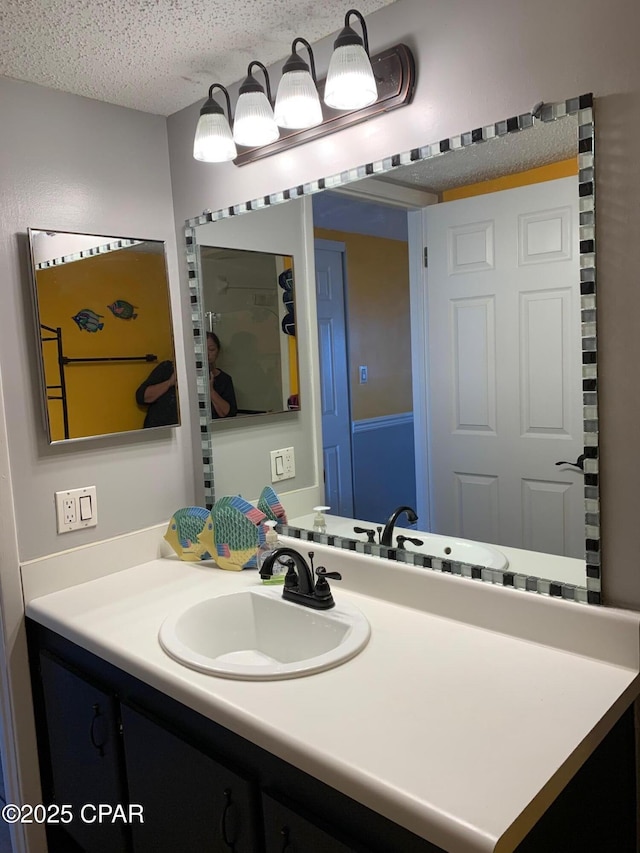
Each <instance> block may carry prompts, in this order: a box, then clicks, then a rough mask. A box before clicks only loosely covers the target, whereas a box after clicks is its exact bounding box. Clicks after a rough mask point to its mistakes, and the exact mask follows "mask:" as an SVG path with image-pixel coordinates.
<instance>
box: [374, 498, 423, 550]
mask: <svg viewBox="0 0 640 853" xmlns="http://www.w3.org/2000/svg"><path fill="white" fill-rule="evenodd" d="M403 512H406V514H407V520H408V521H409V524H415V522H416V521H417V520H418V516H417V515H416V511H415V510H414V509H412V508H411V507H410V506H399V507H398V508H397V509H394V511H393V512H392V513H391V515H390V516H389V520H388V521H387V523H386V524H385V526H384V530H383V531H382V536H381V537H380V544H381V545H386V546H387V548H390V547H391V546H392V545H393V528H394V527H395V524H396V521H397V520H398V518H399V516H401V515H402V513H403Z"/></svg>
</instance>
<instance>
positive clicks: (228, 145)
mask: <svg viewBox="0 0 640 853" xmlns="http://www.w3.org/2000/svg"><path fill="white" fill-rule="evenodd" d="M237 154H238V151H237V149H236V146H235V143H234V141H233V136H232V135H231V128H230V127H229V122H228V121H227V118H226V116H225V115H223V114H222V113H205V114H204V115H201V116H200V118H199V119H198V125H197V127H196V135H195V139H194V140H193V156H194V158H195V159H196V160H202V161H203V162H205V163H224V162H226V161H227V160H233V158H234V157H236V156H237Z"/></svg>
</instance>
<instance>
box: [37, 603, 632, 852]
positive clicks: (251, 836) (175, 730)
mask: <svg viewBox="0 0 640 853" xmlns="http://www.w3.org/2000/svg"><path fill="white" fill-rule="evenodd" d="M27 633H28V638H29V645H30V656H31V667H32V685H33V695H34V707H35V715H36V726H37V732H38V746H39V753H40V768H41V774H42V781H43V792H44V795H45V802H47V803H49V802H55V803H56V804H58V805H60V806H61V805H64V804H67V805H70V806H71V807H72V809H73V814H74V820H73V821H72V822H71V823H69V824H67V825H65V826H57V827H54V826H47V835H48V842H49V853H176V851H180V853H227V851H229V853H390V851H394V853H395V851H396V850H397V851H402V853H443V851H442V849H441V848H439V847H436V846H435V845H433V844H431V843H430V842H429V841H427V840H425V839H424V838H420V837H419V836H417V835H415V834H413V833H411V832H409V831H408V830H406V829H404V828H403V827H401V826H399V825H398V824H396V823H394V822H393V821H391V820H389V819H387V818H385V817H383V816H382V815H380V814H377V813H376V812H374V811H372V810H371V809H368V808H367V807H365V806H363V805H362V804H361V803H358V802H356V801H354V800H352V799H350V798H349V797H348V796H346V795H344V794H342V793H340V792H338V791H336V790H335V789H333V788H331V787H329V786H328V785H325V784H324V783H322V782H320V781H319V780H318V779H314V778H313V777H312V776H310V775H309V774H307V773H304V772H303V771H301V770H299V769H298V768H296V767H294V766H292V765H291V764H288V763H287V762H285V761H283V760H281V759H279V758H277V757H276V756H274V755H272V754H271V753H269V752H267V751H266V750H264V749H261V748H260V747H258V746H257V745H256V744H254V743H251V741H249V740H247V739H245V738H242V737H240V736H239V735H236V734H234V733H233V732H231V731H229V730H228V729H226V728H224V727H223V726H221V725H219V724H218V723H217V722H215V721H214V720H211V719H208V718H206V717H204V716H202V715H201V714H198V713H197V712H195V711H193V710H192V709H190V708H187V707H185V706H184V705H182V704H180V703H179V702H176V701H175V700H173V699H171V698H170V697H168V696H167V695H165V694H164V693H161V692H159V691H157V690H154V689H153V688H152V687H150V686H149V685H147V684H144V683H143V682H141V681H139V680H138V679H136V678H134V677H133V676H131V675H129V674H128V673H126V672H123V671H122V670H120V669H117V668H116V667H114V666H112V665H111V664H108V663H107V662H106V661H104V660H102V659H100V658H98V657H96V656H95V655H92V654H91V653H89V652H87V651H86V650H85V649H82V648H80V647H79V646H76V645H75V644H74V643H71V642H69V641H68V640H65V639H63V638H62V637H60V636H59V635H57V634H55V633H54V632H52V631H49V630H48V629H46V628H43V627H42V626H39V625H37V624H36V623H34V622H31V621H30V620H28V632H27ZM634 756H635V734H634V716H633V708H630V709H628V710H627V711H626V712H625V714H624V715H623V716H622V718H621V719H620V720H619V721H618V722H617V723H616V725H615V726H614V728H613V729H612V731H611V732H610V733H609V734H608V735H607V737H606V738H605V740H604V741H603V742H602V743H601V744H600V746H599V747H598V748H597V749H596V750H595V751H594V753H593V754H592V755H591V756H590V758H589V759H588V760H587V761H586V762H585V764H584V766H583V767H582V768H581V769H580V770H579V771H578V773H577V774H576V775H575V777H574V778H573V779H572V780H571V781H570V783H569V784H568V785H567V786H566V788H565V789H564V790H563V791H562V792H561V793H560V795H559V796H558V797H557V799H556V800H555V802H554V803H552V804H551V806H550V807H549V808H548V809H547V812H546V813H545V814H544V815H542V817H541V818H540V820H539V821H538V823H537V824H536V826H535V827H533V828H532V830H531V831H530V833H529V835H528V836H527V837H526V838H525V839H524V840H523V841H522V842H521V844H520V845H519V846H518V847H517V851H516V853H520V851H522V853H525V851H526V853H543V851H544V853H547V851H559V850H562V851H563V853H565V851H566V853H573V851H575V853H602V851H604V850H615V851H616V853H634V851H635V849H636V845H635V839H636V811H635V806H636V799H635V790H636V789H635V762H634ZM100 803H102V804H110V805H112V806H114V807H115V806H118V805H120V806H122V807H124V808H125V811H126V810H127V809H128V808H129V806H131V807H132V808H133V807H134V806H141V807H142V813H143V816H144V822H143V823H142V822H140V821H139V820H138V819H137V818H136V817H135V815H136V814H137V813H138V810H136V809H134V811H133V815H134V817H133V819H132V820H130V821H125V822H123V821H115V822H112V821H109V820H105V821H102V822H98V821H95V820H94V821H91V820H88V821H83V820H81V819H79V815H80V810H81V809H82V807H83V806H84V805H85V804H89V805H92V804H93V805H98V804H100ZM585 804H586V805H585ZM87 816H88V817H89V818H90V819H91V817H93V816H94V812H92V811H91V809H90V810H89V812H88V813H87Z"/></svg>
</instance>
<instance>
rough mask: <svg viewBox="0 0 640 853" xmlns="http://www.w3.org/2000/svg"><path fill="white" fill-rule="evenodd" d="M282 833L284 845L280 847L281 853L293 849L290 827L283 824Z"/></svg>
mask: <svg viewBox="0 0 640 853" xmlns="http://www.w3.org/2000/svg"><path fill="white" fill-rule="evenodd" d="M280 835H281V836H282V847H281V848H280V853H287V850H291V851H293V847H292V846H291V839H290V838H289V827H288V826H283V827H282V829H281V830H280Z"/></svg>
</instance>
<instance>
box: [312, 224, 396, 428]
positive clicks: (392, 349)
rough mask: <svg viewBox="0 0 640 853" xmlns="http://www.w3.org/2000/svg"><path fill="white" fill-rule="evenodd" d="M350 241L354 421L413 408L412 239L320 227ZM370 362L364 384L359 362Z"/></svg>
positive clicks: (321, 234) (323, 235) (326, 236)
mask: <svg viewBox="0 0 640 853" xmlns="http://www.w3.org/2000/svg"><path fill="white" fill-rule="evenodd" d="M314 235H315V236H316V237H317V238H318V239H323V240H336V241H339V242H342V243H344V244H345V254H346V268H347V283H348V294H347V305H348V341H349V344H348V346H349V372H350V377H349V378H350V383H351V416H352V419H353V420H354V421H357V420H364V419H366V418H376V417H382V416H385V415H395V414H401V413H403V412H410V411H411V410H412V409H413V403H412V393H411V324H410V319H409V317H410V315H409V259H408V251H407V243H406V241H403V240H393V239H389V238H386V237H373V236H370V235H368V234H353V233H348V232H344V231H335V230H329V229H326V228H315V229H314ZM361 364H364V365H367V366H368V380H367V383H366V384H365V385H361V384H360V383H359V378H358V366H359V365H361Z"/></svg>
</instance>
